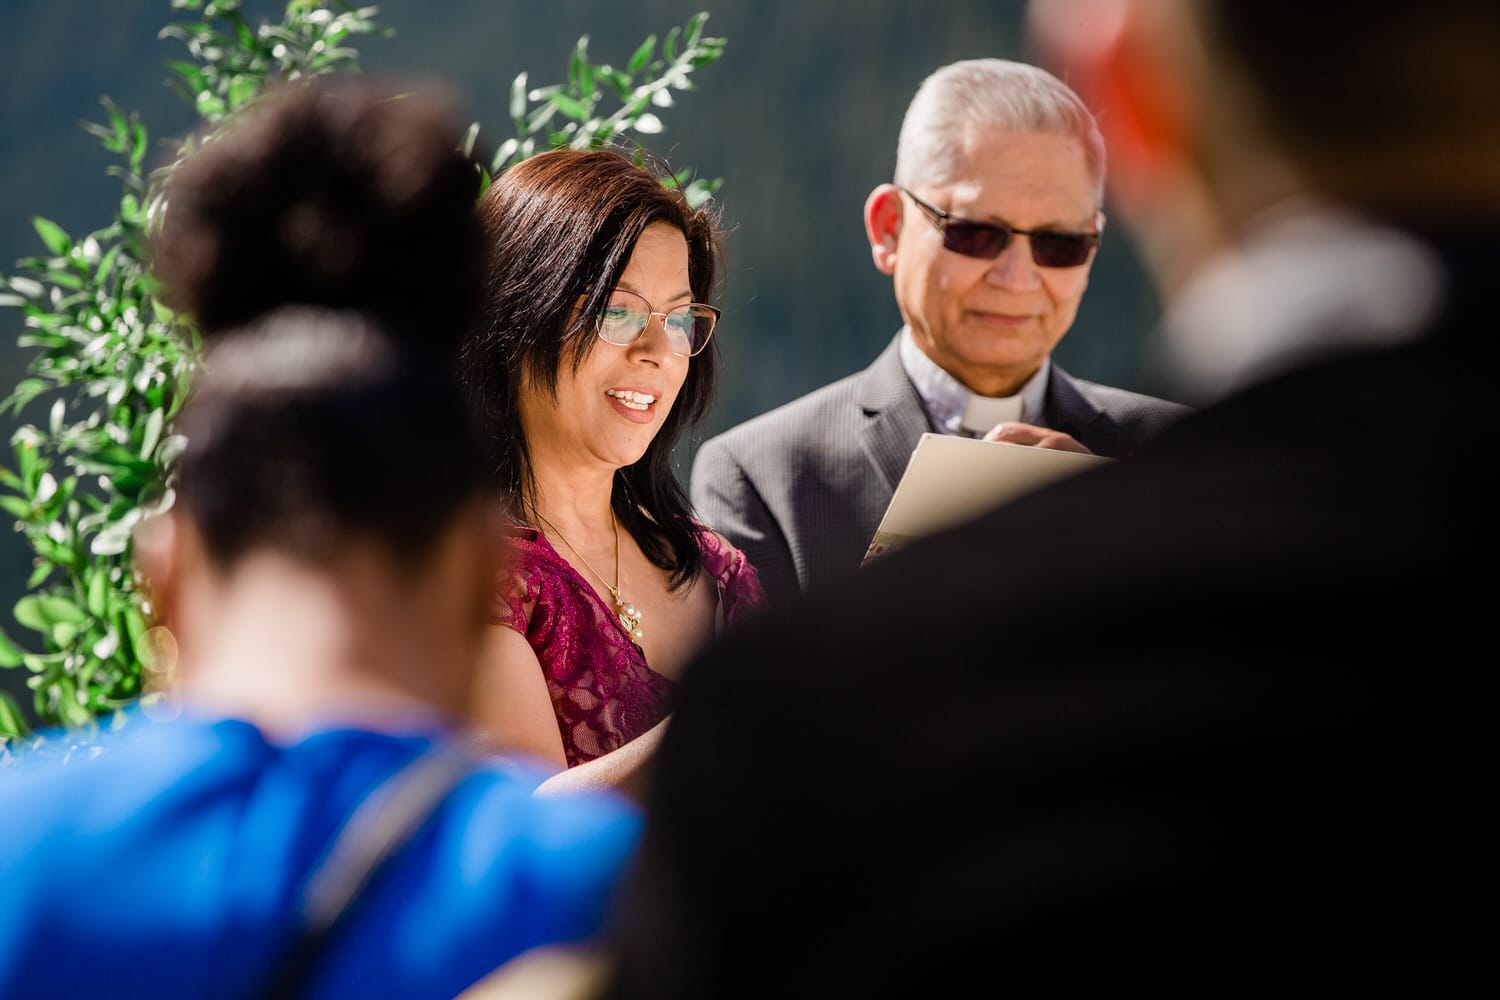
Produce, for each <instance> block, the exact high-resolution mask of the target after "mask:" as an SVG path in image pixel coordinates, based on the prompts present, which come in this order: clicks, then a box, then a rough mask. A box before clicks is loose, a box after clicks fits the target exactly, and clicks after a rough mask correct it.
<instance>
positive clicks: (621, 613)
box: [533, 508, 641, 646]
mask: <svg viewBox="0 0 1500 1000" xmlns="http://www.w3.org/2000/svg"><path fill="white" fill-rule="evenodd" d="M533 509H534V508H533ZM536 516H537V517H539V518H541V519H542V523H543V524H545V525H546V526H547V527H549V528H551V529H552V533H553V534H554V535H556V536H557V537H558V540H559V541H561V542H562V543H563V544H564V545H566V546H567V547H568V548H570V549H572V550H573V554H574V555H575V556H577V557H578V561H579V562H581V563H583V564H584V565H585V566H587V567H588V570H589V572H590V573H592V574H594V575H595V576H597V577H598V578H599V582H600V583H602V584H604V586H605V587H606V588H608V589H609V596H611V597H613V598H614V599H615V616H616V617H618V618H619V619H620V624H621V625H622V626H624V628H625V634H626V635H628V636H630V641H631V642H633V643H635V644H636V645H637V646H639V645H640V644H641V613H640V612H639V611H637V610H636V607H635V605H634V604H631V603H630V602H629V601H627V600H625V598H623V597H621V596H620V519H619V518H617V517H615V512H614V511H613V510H611V511H610V512H609V523H610V525H611V526H612V527H613V528H614V529H615V582H614V583H613V584H611V583H610V582H609V581H608V580H606V579H604V574H603V573H601V572H599V571H598V570H597V569H595V568H594V567H593V565H592V564H591V563H590V562H589V561H588V560H587V559H585V558H584V557H583V553H582V552H579V551H578V547H577V546H575V545H574V544H573V543H572V542H570V541H568V536H567V535H564V534H563V533H562V532H561V531H559V530H558V528H557V525H555V524H553V523H552V522H551V521H549V520H547V515H546V514H543V513H542V512H541V511H539V510H538V511H537V512H536Z"/></svg>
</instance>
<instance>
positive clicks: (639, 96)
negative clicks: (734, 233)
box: [465, 13, 724, 207]
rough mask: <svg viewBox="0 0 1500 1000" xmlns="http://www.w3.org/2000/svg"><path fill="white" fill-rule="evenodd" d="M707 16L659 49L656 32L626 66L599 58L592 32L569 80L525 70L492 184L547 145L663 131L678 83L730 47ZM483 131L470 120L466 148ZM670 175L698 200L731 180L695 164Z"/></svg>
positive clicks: (513, 92) (684, 84) (598, 143)
mask: <svg viewBox="0 0 1500 1000" xmlns="http://www.w3.org/2000/svg"><path fill="white" fill-rule="evenodd" d="M707 20H708V14H707V13H698V14H695V15H694V16H693V17H692V18H691V19H689V21H688V23H687V25H686V26H685V27H682V28H673V29H672V30H671V31H669V32H667V35H666V38H664V39H663V40H662V43H661V52H660V53H659V54H658V53H657V48H656V43H657V39H656V36H655V35H650V36H648V37H647V38H646V40H645V41H644V42H642V43H641V44H640V46H639V47H638V48H637V49H636V50H635V52H634V53H633V54H632V55H631V57H630V61H629V62H628V63H627V64H626V66H625V68H624V69H616V68H615V67H613V66H611V65H609V64H608V63H595V62H593V61H591V60H590V58H589V53H588V47H589V37H588V36H587V35H584V36H583V37H582V38H580V39H578V45H577V46H576V47H575V48H574V49H573V55H572V58H571V59H569V61H568V82H567V83H555V84H551V85H549V86H546V87H538V88H536V89H532V90H528V89H527V75H526V73H524V72H522V73H518V74H517V75H516V78H515V80H514V81H512V82H511V87H510V108H509V112H510V120H511V124H512V126H513V127H514V130H515V135H513V136H511V137H510V138H508V139H506V140H505V141H504V142H502V143H501V144H500V148H499V149H498V150H496V152H495V155H494V158H493V160H492V161H491V163H490V167H489V171H488V173H487V174H486V175H485V182H486V184H487V183H488V181H489V178H490V176H492V175H494V174H498V173H500V172H501V171H502V170H504V169H505V168H506V167H508V166H511V165H512V164H515V163H518V162H520V161H521V160H524V159H526V158H527V157H528V156H531V155H532V154H533V153H536V152H539V151H540V150H543V149H557V148H561V147H569V148H572V149H601V148H603V147H605V146H608V145H610V144H611V143H618V142H620V141H622V140H625V141H633V137H632V136H631V135H630V133H631V132H635V133H639V134H641V135H655V134H657V133H659V132H661V131H662V129H663V127H664V126H663V125H662V121H661V119H660V118H659V117H657V115H656V111H655V110H653V109H658V108H670V107H672V106H673V105H674V104H675V103H676V98H675V97H673V95H672V91H674V90H692V89H693V81H692V79H691V74H692V72H693V70H695V69H698V68H699V67H702V66H707V65H708V64H710V63H712V62H714V61H716V60H717V59H718V58H719V57H720V56H721V55H723V54H724V39H722V38H711V37H708V36H705V35H704V34H703V25H704V22H706V21H707ZM606 98H608V99H609V100H610V101H611V102H616V101H617V102H618V104H619V106H618V107H617V108H615V109H614V110H613V111H611V112H610V113H608V114H602V113H601V112H600V105H601V104H602V103H604V102H605V101H606ZM533 105H535V106H534V107H533ZM478 133H479V127H478V126H477V125H474V126H471V127H470V129H469V135H468V139H467V142H466V147H465V148H466V151H470V152H471V151H472V149H473V145H474V140H475V138H476V137H477V135H478ZM644 158H645V150H644V148H643V147H642V146H641V145H640V144H639V143H638V142H637V143H635V160H636V163H637V164H639V163H641V162H643V160H644ZM664 181H665V182H666V183H667V184H668V185H669V186H673V187H680V188H682V190H683V193H684V194H685V195H686V196H687V199H688V203H689V204H691V205H693V206H695V207H696V206H697V205H699V204H701V203H702V202H704V201H705V200H707V199H709V198H711V197H712V196H713V194H714V192H716V191H717V190H718V189H719V185H720V184H722V183H723V179H722V178H714V179H712V180H709V179H704V178H697V179H695V178H694V177H693V169H692V168H691V167H684V168H683V169H681V170H678V171H677V172H676V173H675V174H673V175H672V176H670V177H667V178H664Z"/></svg>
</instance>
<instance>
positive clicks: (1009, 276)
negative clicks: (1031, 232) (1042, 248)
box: [984, 233, 1042, 292]
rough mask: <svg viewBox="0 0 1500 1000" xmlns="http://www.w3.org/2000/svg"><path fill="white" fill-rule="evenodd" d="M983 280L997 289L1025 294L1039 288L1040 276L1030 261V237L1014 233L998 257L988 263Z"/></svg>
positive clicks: (1033, 262) (1033, 263)
mask: <svg viewBox="0 0 1500 1000" xmlns="http://www.w3.org/2000/svg"><path fill="white" fill-rule="evenodd" d="M984 280H985V281H987V282H989V283H990V284H991V285H994V286H995V287H997V288H1005V289H1009V290H1011V291H1018V292H1027V291H1031V290H1033V289H1035V288H1038V287H1040V286H1041V283H1042V276H1041V273H1040V272H1039V271H1038V270H1037V266H1036V262H1035V261H1033V260H1032V259H1031V237H1029V236H1025V235H1023V234H1021V233H1016V234H1015V235H1013V236H1012V237H1011V238H1010V244H1009V245H1008V246H1007V247H1006V248H1005V249H1004V250H1002V251H1000V256H998V257H996V258H995V259H994V260H993V261H991V262H990V266H989V269H988V270H987V271H985V274H984Z"/></svg>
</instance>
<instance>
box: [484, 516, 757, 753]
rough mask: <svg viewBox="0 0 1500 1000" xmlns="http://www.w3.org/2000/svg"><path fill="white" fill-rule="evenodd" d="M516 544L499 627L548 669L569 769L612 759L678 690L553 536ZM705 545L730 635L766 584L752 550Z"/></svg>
mask: <svg viewBox="0 0 1500 1000" xmlns="http://www.w3.org/2000/svg"><path fill="white" fill-rule="evenodd" d="M513 543H514V551H515V562H514V565H513V566H512V567H511V568H510V569H509V571H507V572H506V573H503V574H502V575H501V578H500V587H499V593H498V594H497V595H496V600H495V610H494V614H493V615H492V617H491V619H490V621H491V622H493V623H494V624H496V625H505V626H507V627H509V628H512V629H515V630H516V631H517V632H519V633H521V634H522V635H524V636H525V637H526V641H527V642H529V643H530V644H531V648H532V650H533V651H535V653H536V657H537V659H538V660H539V661H541V664H542V670H543V672H545V673H546V675H547V690H548V691H549V692H551V694H552V708H553V710H554V711H555V712H556V713H557V724H558V728H559V729H561V731H562V739H563V751H564V752H565V753H566V754H567V758H568V766H569V767H572V766H573V765H575V764H582V763H584V762H585V761H590V760H593V759H594V758H595V757H598V756H600V755H602V754H606V753H608V752H609V751H611V750H614V749H615V748H617V747H619V746H622V745H623V744H625V743H627V742H629V741H630V740H632V739H634V738H635V737H637V736H639V735H641V734H642V733H644V732H645V731H646V730H648V729H650V728H651V727H652V726H654V725H656V724H657V723H658V722H660V721H661V720H662V719H664V718H666V716H667V713H668V712H669V711H670V710H671V707H670V701H671V696H672V693H673V691H674V690H675V689H676V687H677V685H676V684H675V683H674V682H673V681H671V680H668V679H667V678H666V677H663V676H662V675H661V674H658V673H657V672H656V671H654V670H652V669H651V668H650V667H649V666H648V665H647V664H646V655H645V654H644V653H643V652H642V651H641V648H640V647H639V646H637V645H636V644H635V643H633V642H631V641H630V637H629V636H628V635H626V634H625V629H624V628H623V627H622V626H621V625H620V621H619V619H618V618H617V617H616V616H615V612H614V609H613V608H612V607H610V606H609V605H607V604H606V603H605V602H604V601H603V600H602V599H601V598H600V597H599V595H598V593H597V592H596V591H595V590H594V588H593V587H592V586H590V585H589V582H588V581H587V580H585V579H584V578H583V576H582V575H581V574H580V573H579V572H578V571H577V570H575V569H574V568H573V566H572V565H571V564H570V563H569V562H568V561H567V560H566V559H564V558H563V557H562V556H561V555H559V554H558V552H557V550H556V549H554V548H553V547H552V545H551V543H549V542H548V541H547V537H546V536H545V535H543V534H541V533H540V532H537V531H535V530H533V529H530V528H519V529H516V535H515V537H514V538H513ZM698 547H699V549H700V550H701V551H702V552H703V565H704V568H705V569H707V571H708V573H709V575H711V576H712V577H713V578H714V580H715V581H716V582H717V583H718V585H719V607H720V608H721V609H722V610H723V613H724V625H725V627H731V626H733V625H734V624H735V622H736V621H738V620H739V619H740V618H741V617H742V616H743V615H745V614H746V613H748V612H751V611H753V610H755V609H757V608H759V607H761V606H763V605H764V604H765V600H766V597H765V591H763V590H762V589H761V585H760V577H759V576H757V575H756V572H755V567H753V566H751V565H750V563H749V562H748V561H747V560H746V559H745V554H744V553H743V552H741V551H740V550H739V549H737V548H735V547H734V546H732V545H730V544H729V543H728V542H727V541H725V540H724V539H723V538H721V537H720V536H719V535H717V534H715V533H714V532H712V531H709V530H708V529H706V528H701V527H700V529H699V531H698Z"/></svg>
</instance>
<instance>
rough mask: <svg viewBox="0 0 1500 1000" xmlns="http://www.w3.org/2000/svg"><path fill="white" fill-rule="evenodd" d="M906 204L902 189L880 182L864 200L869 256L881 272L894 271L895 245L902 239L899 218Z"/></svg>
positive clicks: (888, 272)
mask: <svg viewBox="0 0 1500 1000" xmlns="http://www.w3.org/2000/svg"><path fill="white" fill-rule="evenodd" d="M904 209H905V206H904V205H902V203H901V189H900V188H898V187H896V185H894V184H882V185H880V186H879V187H877V188H876V189H875V190H873V191H871V192H870V196H869V197H868V198H866V199H865V236H866V237H868V238H869V240H870V259H871V260H873V261H874V262H875V268H876V270H878V271H879V272H880V273H881V274H894V273H895V272H896V245H897V243H898V242H899V241H900V238H901V218H902V213H903V211H904Z"/></svg>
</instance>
